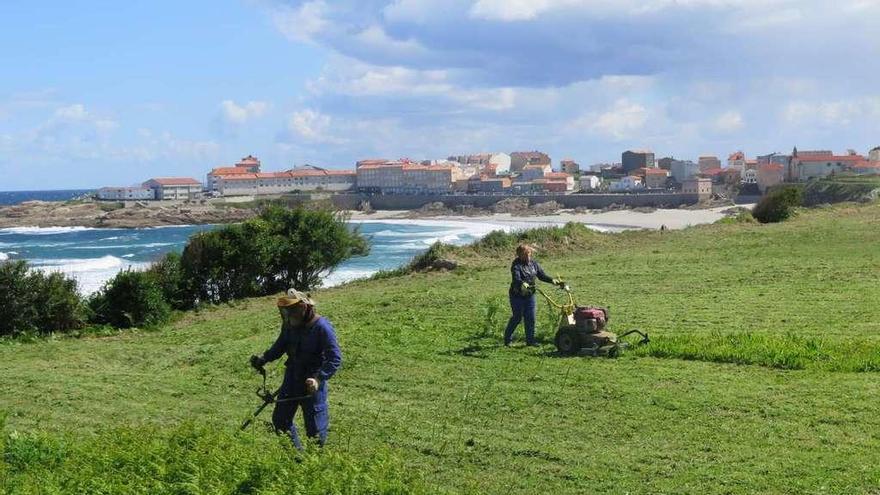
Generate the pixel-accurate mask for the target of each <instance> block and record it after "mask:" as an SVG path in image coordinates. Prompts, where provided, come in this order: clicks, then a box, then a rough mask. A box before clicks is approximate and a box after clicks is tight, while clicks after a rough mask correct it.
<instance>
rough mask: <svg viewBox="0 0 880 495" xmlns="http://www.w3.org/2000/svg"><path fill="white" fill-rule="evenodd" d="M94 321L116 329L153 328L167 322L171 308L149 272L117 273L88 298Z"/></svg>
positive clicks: (129, 271)
mask: <svg viewBox="0 0 880 495" xmlns="http://www.w3.org/2000/svg"><path fill="white" fill-rule="evenodd" d="M89 307H90V308H91V310H92V321H93V322H94V323H101V324H109V325H112V326H114V327H116V328H131V327H151V326H156V325H161V324H163V323H165V322H166V321H168V317H169V316H170V315H171V308H170V307H169V306H168V303H167V302H166V301H165V298H164V297H163V294H162V289H161V288H160V287H159V285H158V284H157V283H156V282H155V280H154V279H153V278H152V277H151V276H150V274H148V273H146V272H139V271H134V270H125V271H121V272H119V273H117V274H116V276H115V277H113V278H112V279H110V280H109V281H108V282H107V283H106V284H104V287H102V288H101V290H99V291H98V292H96V293H95V294H93V295H92V296H91V297H90V298H89Z"/></svg>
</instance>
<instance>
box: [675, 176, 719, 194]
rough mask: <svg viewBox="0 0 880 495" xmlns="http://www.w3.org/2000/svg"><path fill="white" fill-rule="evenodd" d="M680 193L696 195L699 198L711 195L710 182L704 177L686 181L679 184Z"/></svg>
mask: <svg viewBox="0 0 880 495" xmlns="http://www.w3.org/2000/svg"><path fill="white" fill-rule="evenodd" d="M681 192H682V193H684V194H696V195H698V196H700V197H701V198H704V197H709V196H711V195H712V181H711V180H710V179H706V178H704V177H694V178H693V179H686V180H685V181H684V182H682V183H681Z"/></svg>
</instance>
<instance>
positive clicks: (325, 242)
mask: <svg viewBox="0 0 880 495" xmlns="http://www.w3.org/2000/svg"><path fill="white" fill-rule="evenodd" d="M260 217H261V219H263V220H264V221H265V222H266V223H267V224H268V228H269V231H270V233H271V234H270V235H271V237H272V241H271V243H270V244H271V246H272V256H271V259H272V264H271V267H270V268H271V273H272V274H273V275H274V276H275V277H276V288H286V287H295V288H297V289H301V290H308V289H311V288H313V287H316V286H318V285H320V284H321V279H322V277H324V276H326V275H327V274H328V273H330V272H331V271H332V270H333V269H334V268H335V267H336V266H337V265H339V264H340V263H342V262H343V261H345V260H347V259H349V258H351V257H353V256H364V255H366V254H367V253H368V252H369V244H368V242H367V239H366V238H364V236H363V235H361V233H360V231H359V230H358V229H357V228H349V226H348V223H347V220H348V219H347V217H345V216H343V215H340V214H338V213H336V212H333V211H331V210H329V209H326V208H319V209H314V208H308V209H307V208H302V207H298V208H294V209H286V208H281V207H278V206H272V207H269V208H267V209H266V210H265V211H264V212H263V213H262V214H261V216H260Z"/></svg>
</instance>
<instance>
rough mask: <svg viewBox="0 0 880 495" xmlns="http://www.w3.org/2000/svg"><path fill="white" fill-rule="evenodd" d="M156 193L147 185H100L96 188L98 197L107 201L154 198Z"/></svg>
mask: <svg viewBox="0 0 880 495" xmlns="http://www.w3.org/2000/svg"><path fill="white" fill-rule="evenodd" d="M155 198H156V193H155V192H154V191H153V190H152V189H150V188H149V187H144V186H131V187H102V188H100V189H98V199H101V200H109V201H126V200H133V201H137V200H143V199H155Z"/></svg>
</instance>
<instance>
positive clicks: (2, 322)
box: [0, 260, 86, 335]
mask: <svg viewBox="0 0 880 495" xmlns="http://www.w3.org/2000/svg"><path fill="white" fill-rule="evenodd" d="M85 322H86V308H85V306H84V304H83V301H82V298H81V297H80V295H79V293H78V292H77V290H76V280H73V279H71V278H68V277H67V276H65V275H63V274H61V273H48V274H47V273H43V272H41V271H39V270H30V269H29V267H28V265H27V263H26V262H25V261H22V260H16V261H5V262H2V263H0V335H19V334H22V333H51V332H66V331H69V330H73V329H76V328H81V327H82V326H83V325H84V324H85Z"/></svg>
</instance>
